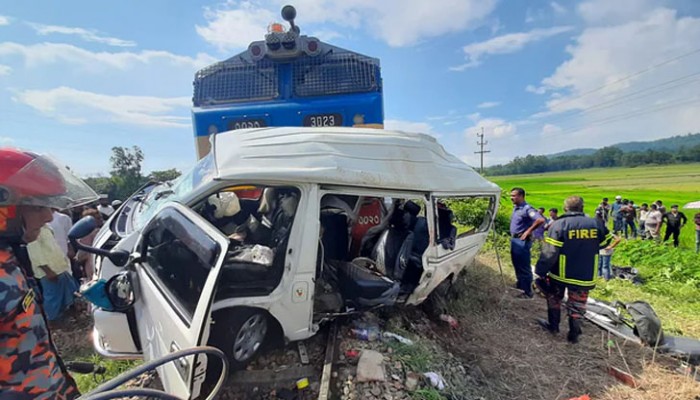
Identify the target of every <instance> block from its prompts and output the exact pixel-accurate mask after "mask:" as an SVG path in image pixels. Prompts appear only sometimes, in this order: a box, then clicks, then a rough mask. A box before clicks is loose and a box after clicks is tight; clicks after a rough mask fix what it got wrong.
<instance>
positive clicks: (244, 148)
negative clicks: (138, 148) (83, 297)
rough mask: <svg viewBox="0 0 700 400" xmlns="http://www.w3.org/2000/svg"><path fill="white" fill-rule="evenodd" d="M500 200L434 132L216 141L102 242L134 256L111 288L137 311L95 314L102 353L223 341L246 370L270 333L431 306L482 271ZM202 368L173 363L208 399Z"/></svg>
mask: <svg viewBox="0 0 700 400" xmlns="http://www.w3.org/2000/svg"><path fill="white" fill-rule="evenodd" d="M499 193H500V189H499V188H498V186H496V185H495V184H493V183H491V182H489V181H488V180H486V179H484V178H483V177H481V176H480V175H479V174H478V173H476V172H475V171H474V170H473V169H472V168H470V167H469V166H467V165H466V164H464V163H463V162H462V161H460V160H459V159H458V158H456V157H455V156H453V155H451V154H449V153H447V152H446V151H445V150H444V149H443V148H442V146H440V145H439V144H438V143H437V141H436V140H435V139H434V138H433V137H431V136H428V135H422V134H408V133H402V132H391V131H383V130H376V129H352V128H273V129H256V130H238V131H230V132H225V133H221V134H218V135H215V136H214V137H213V139H212V151H211V153H210V154H209V155H208V156H206V157H205V158H203V159H202V160H201V161H200V162H199V163H198V164H197V165H196V166H195V168H194V169H193V170H192V171H190V172H189V173H187V174H186V175H183V176H182V177H180V178H179V179H177V180H176V181H174V182H172V183H162V184H153V185H149V186H146V187H145V188H143V189H142V190H140V191H139V192H138V193H136V194H135V195H134V196H133V197H132V198H131V199H129V200H128V201H126V202H125V203H124V204H123V206H122V207H121V208H120V209H119V210H118V212H116V213H115V215H114V216H112V218H111V219H110V220H109V221H108V222H107V223H105V225H104V226H103V228H102V230H101V231H100V233H99V234H98V236H97V238H96V240H95V242H94V246H95V247H96V248H97V249H100V250H102V254H103V255H105V254H106V251H111V252H112V254H116V253H121V254H122V255H125V254H126V252H128V253H129V254H130V255H131V257H130V262H129V265H128V268H127V269H128V270H129V271H130V272H128V273H129V274H130V279H128V280H127V279H120V280H117V281H116V282H117V284H118V287H117V288H112V292H111V293H112V295H113V294H114V293H117V292H119V293H121V295H117V296H116V297H115V298H113V299H112V300H113V302H115V303H123V304H120V305H116V304H115V307H105V308H96V309H95V310H94V319H95V328H94V345H95V347H96V349H97V351H98V352H99V353H100V354H102V355H103V356H105V357H111V358H145V359H147V360H150V359H155V358H158V357H160V356H162V355H164V354H167V353H169V352H173V351H176V350H178V349H184V348H188V347H193V346H197V345H201V344H207V343H209V344H212V345H215V346H217V347H219V348H220V349H222V350H223V351H224V352H225V353H226V354H227V355H228V357H229V358H230V361H231V364H232V366H233V367H234V368H236V367H239V368H240V367H242V366H244V365H245V364H246V363H248V362H249V361H251V359H253V358H254V357H255V355H256V353H257V352H258V350H259V349H260V347H261V346H262V345H263V343H264V342H266V341H268V340H274V339H280V338H281V339H284V340H286V341H296V340H302V339H306V338H308V337H310V336H312V335H314V334H315V333H316V332H317V331H318V330H319V325H320V324H321V323H322V322H323V321H325V320H328V319H331V318H333V317H336V316H338V315H343V314H344V313H348V312H353V311H362V310H367V309H371V308H375V307H383V306H394V305H402V304H407V305H411V304H419V303H421V302H423V301H424V300H426V298H427V297H428V295H429V294H430V293H431V291H433V290H434V289H435V288H436V287H437V286H438V285H440V284H441V283H443V282H448V283H449V282H450V280H451V279H454V278H456V277H457V274H458V273H459V272H460V270H461V269H462V268H464V267H465V266H466V265H467V264H469V263H471V262H472V260H473V259H474V257H475V255H476V253H477V251H478V250H479V248H480V247H481V246H482V244H483V243H484V241H485V240H486V236H487V233H488V231H489V228H490V226H491V224H492V223H493V218H494V216H495V214H496V208H497V207H498V199H499ZM458 200H459V201H458ZM451 204H452V205H453V204H469V205H470V206H473V207H477V208H479V207H480V209H479V210H478V211H477V213H478V215H479V217H478V218H477V219H476V222H475V223H472V224H471V225H469V226H464V225H463V224H457V223H456V222H454V221H453V219H454V215H453V211H452V210H450V205H451ZM473 207H472V208H473ZM472 220H473V218H472ZM118 259H119V257H112V260H110V257H104V256H99V255H98V256H96V260H95V261H96V262H95V265H96V274H97V275H98V277H99V278H103V279H109V278H110V277H112V276H113V275H115V274H118V273H123V271H124V270H125V268H124V267H121V266H117V265H115V262H114V260H118ZM123 263H124V262H122V261H117V264H123ZM125 286H126V287H125ZM112 295H110V297H111V296H112ZM107 309H111V310H112V311H108V310H107ZM116 310H119V311H116ZM201 362H206V361H205V360H204V361H203V360H201V359H199V358H198V359H197V360H183V361H181V362H178V363H176V364H168V365H166V366H163V367H161V369H160V370H159V372H160V376H161V379H162V381H163V383H164V385H165V388H166V389H167V390H168V391H169V392H171V393H178V394H180V395H182V394H188V395H190V396H191V397H192V398H196V397H197V395H198V393H199V387H200V385H201V381H202V379H203V377H202V376H201V373H200V372H199V371H201V370H206V368H204V369H202V368H200V367H201V365H199V364H200V363H201ZM194 364H196V365H194Z"/></svg>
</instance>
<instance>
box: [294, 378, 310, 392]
mask: <svg viewBox="0 0 700 400" xmlns="http://www.w3.org/2000/svg"><path fill="white" fill-rule="evenodd" d="M296 385H297V390H304V389H306V388H307V387H309V378H301V379H299V380H298V381H297V383H296Z"/></svg>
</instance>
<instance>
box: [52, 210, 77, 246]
mask: <svg viewBox="0 0 700 400" xmlns="http://www.w3.org/2000/svg"><path fill="white" fill-rule="evenodd" d="M72 227H73V220H71V218H70V217H69V216H67V215H66V214H63V213H61V212H59V211H58V210H56V209H54V210H53V220H52V221H51V222H49V228H51V230H52V231H53V236H54V238H56V243H57V244H58V247H59V248H60V249H61V251H62V252H63V255H64V256H68V231H70V228H72ZM69 257H70V256H69Z"/></svg>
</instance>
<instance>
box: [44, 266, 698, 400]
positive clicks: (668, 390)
mask: <svg viewBox="0 0 700 400" xmlns="http://www.w3.org/2000/svg"><path fill="white" fill-rule="evenodd" d="M504 282H505V285H506V286H507V285H512V282H510V280H509V278H508V277H506V278H505V280H503V279H502V278H501V276H500V274H499V273H498V267H497V265H496V264H495V260H494V259H493V258H492V257H490V256H488V255H487V256H480V257H479V259H478V261H477V262H476V263H475V265H473V266H470V267H469V268H467V270H466V272H465V274H464V275H463V277H461V279H460V280H459V282H458V284H457V285H456V286H455V292H456V298H453V299H451V300H450V302H449V304H448V312H449V313H450V314H451V315H452V316H454V317H455V318H456V319H457V321H458V323H459V326H458V327H457V328H452V327H450V326H448V325H447V324H445V323H443V322H441V321H439V320H437V321H436V320H431V319H429V318H428V317H427V316H426V314H425V313H424V312H423V310H422V309H421V308H411V309H408V310H403V311H401V312H398V311H396V310H387V311H385V312H379V313H376V315H369V316H366V317H365V318H364V319H363V322H367V320H369V322H370V323H374V324H376V325H377V326H378V327H379V328H380V329H382V330H384V331H388V330H390V331H392V332H396V333H400V334H402V335H404V336H406V337H409V338H411V339H413V340H414V341H415V343H416V344H415V345H413V346H404V345H398V346H397V344H396V343H394V342H393V341H374V342H368V341H362V340H358V339H356V338H351V334H350V329H351V328H352V326H353V324H356V323H357V321H353V320H346V321H344V325H343V326H342V327H341V328H340V334H339V336H340V337H341V340H340V343H339V352H338V353H339V354H340V358H339V359H337V366H336V369H335V371H336V374H335V379H334V383H333V386H332V390H333V394H334V398H340V399H383V400H392V399H437V398H447V399H473V400H476V399H479V400H497V399H535V400H537V399H542V400H545V399H546V400H550V399H551V400H554V399H556V400H559V399H561V400H569V399H576V398H579V397H580V396H584V395H588V396H590V399H604V400H658V399H664V400H676V399H677V400H700V383H699V382H697V381H695V380H694V379H692V377H688V376H684V375H683V374H682V373H679V372H677V371H675V369H677V367H678V366H679V363H678V362H677V361H674V360H670V359H667V358H664V357H659V356H658V355H657V356H654V355H653V353H652V352H650V351H648V350H645V349H642V348H640V347H638V346H637V345H635V344H633V343H625V342H624V341H622V340H618V339H615V338H612V337H608V335H607V334H605V333H603V332H602V331H601V330H599V329H597V328H596V327H595V326H593V325H591V324H588V323H587V324H585V325H584V328H583V329H584V335H583V337H582V340H581V341H580V342H579V343H578V344H576V345H571V344H569V343H568V342H567V341H566V337H565V336H566V334H565V332H566V324H565V322H564V323H563V324H562V328H563V331H564V333H563V334H560V335H558V336H552V335H550V334H547V333H545V332H543V331H542V330H541V329H540V328H539V327H538V326H537V325H536V324H535V322H534V318H535V317H542V316H545V315H546V307H545V301H544V299H540V298H535V299H532V300H521V299H516V298H514V294H515V293H514V292H513V291H512V290H509V289H506V288H505V287H504ZM69 318H71V319H70V320H68V321H64V323H62V324H61V326H59V327H57V328H56V329H54V338H55V341H56V343H57V345H58V346H59V350H60V351H61V353H62V354H63V356H64V359H71V358H75V357H77V356H80V357H85V356H89V355H90V354H91V353H92V350H91V347H90V340H89V332H90V328H91V327H90V321H89V319H88V317H86V316H85V315H82V314H78V315H73V316H72V317H69ZM564 321H565V319H564ZM324 343H325V338H324V337H323V336H322V334H320V335H318V336H317V337H315V338H312V339H311V340H309V341H307V343H306V346H307V348H308V351H309V354H310V358H311V366H312V367H313V368H314V373H315V374H317V375H318V376H309V380H310V381H311V387H310V391H309V392H308V393H307V395H306V396H305V397H304V398H315V396H316V393H317V390H318V380H319V378H320V364H321V363H322V359H323V348H324ZM370 349H371V350H375V351H378V352H380V353H381V354H383V356H384V366H383V367H384V370H385V375H386V380H385V381H384V382H373V383H359V382H357V373H358V371H357V366H356V364H357V360H356V359H353V358H351V357H346V356H345V355H346V354H350V353H348V351H351V350H358V351H360V352H361V351H362V350H370ZM295 363H298V353H297V347H296V345H295V344H290V345H288V346H287V347H286V348H283V349H276V350H273V351H271V352H269V353H267V354H265V355H264V356H263V357H262V358H261V359H260V360H258V361H256V362H255V363H254V364H253V365H252V366H251V367H250V368H249V369H251V370H256V369H263V368H267V369H277V370H280V368H286V367H288V366H293V365H294V364H295ZM609 367H615V368H618V369H619V370H621V371H624V372H627V373H630V374H631V375H632V376H634V378H635V383H636V385H637V387H636V388H632V387H629V386H627V385H624V384H623V383H621V382H620V381H619V380H617V379H615V378H613V377H612V376H611V375H610V374H609V373H608V369H609ZM428 370H430V371H434V372H437V373H439V374H440V375H441V376H442V377H443V378H444V380H445V383H446V384H447V388H446V389H444V390H442V391H439V390H436V389H434V388H432V387H431V385H430V384H429V383H428V381H427V380H426V379H419V383H418V385H417V387H415V388H414V387H411V386H412V385H408V386H409V387H408V388H407V384H408V380H407V377H408V376H409V375H410V376H416V375H418V376H420V375H422V373H424V372H428ZM155 384H156V385H157V382H156V383H155ZM281 393H282V392H281V391H280V388H279V387H270V386H268V387H266V386H265V385H242V384H239V383H237V382H236V380H235V379H229V382H228V383H227V386H226V388H225V390H224V392H223V393H222V394H221V397H220V398H222V399H245V398H249V399H274V398H283V397H281Z"/></svg>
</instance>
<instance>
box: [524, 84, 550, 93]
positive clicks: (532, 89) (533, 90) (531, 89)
mask: <svg viewBox="0 0 700 400" xmlns="http://www.w3.org/2000/svg"><path fill="white" fill-rule="evenodd" d="M525 91H526V92H530V93H534V94H545V93H546V92H547V88H546V87H544V86H535V85H527V86H526V87H525Z"/></svg>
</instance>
